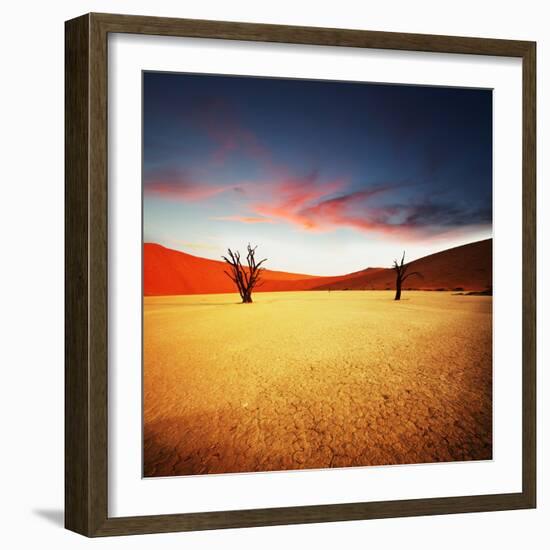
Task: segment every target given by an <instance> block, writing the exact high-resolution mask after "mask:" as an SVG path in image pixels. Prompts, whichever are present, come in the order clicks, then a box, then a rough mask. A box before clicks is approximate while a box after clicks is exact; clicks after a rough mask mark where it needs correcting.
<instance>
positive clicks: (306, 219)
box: [143, 72, 492, 275]
mask: <svg viewBox="0 0 550 550" xmlns="http://www.w3.org/2000/svg"><path fill="white" fill-rule="evenodd" d="M143 201H144V202H143V213H144V215H143V233H144V242H154V243H158V244H161V245H163V246H166V247H168V248H172V249H175V250H181V251H183V252H187V253H189V254H193V255H196V256H201V257H205V258H211V259H217V260H219V259H221V255H222V254H224V253H225V251H226V250H227V248H228V247H229V248H231V249H239V250H241V251H242V250H245V249H246V245H247V244H248V243H249V242H250V243H251V244H253V245H257V246H258V253H259V254H260V255H261V257H262V258H264V257H267V258H268V261H267V262H266V264H265V267H267V268H268V269H274V270H281V271H290V272H294V273H305V274H312V275H340V274H344V273H351V272H354V271H359V270H361V269H365V268H366V267H389V266H391V264H392V262H393V259H394V258H397V257H400V256H401V254H402V253H403V251H406V260H413V259H416V258H420V257H422V256H425V255H427V254H431V253H434V252H438V251H440V250H445V249H447V248H451V247H453V246H458V245H460V244H465V243H468V242H474V241H477V240H481V239H485V238H489V237H491V236H492V226H491V220H492V91H491V90H482V89H471V88H470V89H467V88H445V87H431V86H430V87H427V86H405V85H384V84H371V83H364V82H332V81H312V80H300V79H275V78H258V77H236V76H216V75H192V74H182V73H154V72H144V73H143Z"/></svg>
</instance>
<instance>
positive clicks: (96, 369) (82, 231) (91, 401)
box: [65, 14, 536, 536]
mask: <svg viewBox="0 0 550 550" xmlns="http://www.w3.org/2000/svg"><path fill="white" fill-rule="evenodd" d="M109 32H119V33H133V34H149V35H164V36H184V37H202V38H217V39H230V40H248V41H250V40H254V41H261V42H282V43H295V44H312V45H331V46H349V47H359V48H380V49H394V50H413V51H427V52H439V53H461V54H475V55H493V56H510V57H520V58H522V61H523V371H522V372H523V490H522V492H521V493H513V494H500V495H476V496H465V497H449V498H431V499H417V500H401V501H385V502H368V503H349V504H339V505H318V506H302V507H290V508H270V509H259V510H258V509H257V510H236V511H219V512H208V513H192V514H173V515H159V516H140V517H123V518H112V517H108V469H107V445H108V410H107V409H108V408H107V395H108V387H107V380H108V370H107V369H108V361H107V359H108V348H107V322H108V302H107V298H108V293H107V292H108V231H107V229H108V226H107V222H108V211H107V201H108V190H107V99H108V98H107V36H108V33H109ZM65 36H66V53H65V55H66V58H65V66H66V72H65V74H66V99H65V114H66V134H65V148H66V153H65V158H66V161H65V172H66V175H65V186H66V192H65V193H66V194H65V197H66V206H65V236H66V245H65V246H66V251H65V262H66V287H65V288H66V294H65V302H66V317H65V322H66V324H65V327H66V336H65V338H66V351H65V478H66V482H65V483H66V486H65V507H66V518H65V524H66V527H67V528H68V529H71V530H73V531H76V532H78V533H81V534H83V535H86V536H107V535H128V534H141V533H154V532H169V531H190V530H201V529H222V528H234V527H251V526H260V525H283V524H296V523H313V522H325V521H349V520H359V519H374V518H389V517H398V516H403V517H404V516H419V515H432V514H449V513H463V512H481V511H491V510H511V509H520V508H532V507H534V506H535V505H536V440H535V435H536V418H535V395H536V380H535V376H536V354H535V348H536V346H535V330H536V325H535V307H536V304H535V300H536V294H535V293H536V288H535V283H536V280H535V272H536V267H535V266H536V218H535V204H536V201H535V196H536V195H535V182H536V174H535V161H536V146H535V143H536V130H535V120H536V98H535V90H536V84H535V73H536V61H535V44H534V43H533V42H524V41H514V40H495V39H483V38H466V37H449V36H434V35H417V34H403V33H385V32H373V31H359V30H343V29H322V28H309V27H288V26H281V25H264V24H250V23H229V22H219V21H200V20H188V19H170V18H155V17H143V16H126V15H112V14H88V15H85V16H82V17H79V18H77V19H73V20H71V21H68V22H67V23H66V28H65Z"/></svg>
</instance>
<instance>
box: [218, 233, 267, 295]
mask: <svg viewBox="0 0 550 550" xmlns="http://www.w3.org/2000/svg"><path fill="white" fill-rule="evenodd" d="M256 248H258V247H257V246H255V247H252V246H250V244H249V245H248V246H247V247H246V249H247V254H246V266H244V265H243V264H242V262H241V253H240V252H239V251H238V250H237V251H235V252H233V251H232V250H231V249H230V248H228V249H227V253H228V256H229V257H228V256H222V258H223V259H224V260H225V261H226V262H227V263H228V264H229V266H230V268H231V272H228V271H224V273H225V274H226V275H227V276H228V277H229V278H230V279H231V280H232V281H233V282H234V283H235V284H236V285H237V288H238V290H239V294H240V295H241V298H242V301H243V304H251V303H252V291H253V290H254V287H255V286H256V285H257V284H258V282H259V281H260V275H261V272H262V271H263V270H264V268H263V267H261V265H262V264H263V263H264V262H265V261H267V258H264V259H263V260H260V261H259V262H256V257H255V255H256Z"/></svg>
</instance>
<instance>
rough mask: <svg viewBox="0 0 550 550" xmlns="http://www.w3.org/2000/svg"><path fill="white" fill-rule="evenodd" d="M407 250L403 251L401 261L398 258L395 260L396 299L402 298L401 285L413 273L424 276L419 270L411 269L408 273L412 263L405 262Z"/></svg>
mask: <svg viewBox="0 0 550 550" xmlns="http://www.w3.org/2000/svg"><path fill="white" fill-rule="evenodd" d="M404 262H405V251H403V257H402V258H401V262H398V261H397V260H394V261H393V269H394V270H395V299H396V300H401V287H402V285H403V283H404V282H405V280H406V279H408V278H409V277H410V276H411V275H416V276H417V277H422V273H419V272H418V271H411V272H410V273H407V269H409V266H410V264H405V263H404Z"/></svg>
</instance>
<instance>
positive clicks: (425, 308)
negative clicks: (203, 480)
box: [144, 291, 492, 476]
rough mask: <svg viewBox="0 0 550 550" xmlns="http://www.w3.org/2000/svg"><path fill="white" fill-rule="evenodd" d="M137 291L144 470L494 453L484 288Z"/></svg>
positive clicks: (247, 468) (265, 467)
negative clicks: (462, 291)
mask: <svg viewBox="0 0 550 550" xmlns="http://www.w3.org/2000/svg"><path fill="white" fill-rule="evenodd" d="M392 297H393V295H392V293H389V292H383V291H373V292H372V291H370V292H369V291H347V292H346V291H342V292H330V293H329V292H314V291H310V292H284V293H283V292H281V293H267V292H266V293H256V294H255V295H254V299H255V303H254V304H238V303H236V302H237V301H236V297H235V295H230V294H224V295H202V296H196V295H195V296H175V297H147V298H145V299H144V301H145V304H144V474H145V476H174V475H188V474H209V473H229V472H257V471H270V470H290V469H302V468H331V467H349V466H368V465H383V464H411V463H426V462H439V461H453V460H485V459H491V457H492V403H491V396H492V328H491V325H492V323H491V310H492V298H491V297H486V296H453V295H451V294H450V293H447V292H405V293H404V297H403V299H402V301H401V302H394V301H393V300H392Z"/></svg>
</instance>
